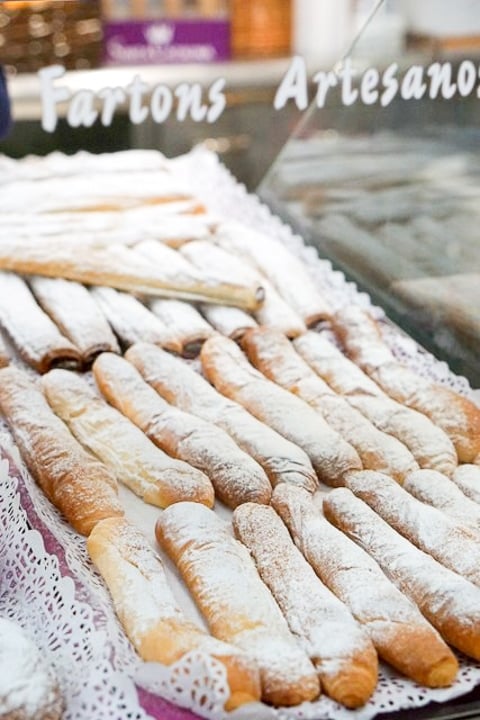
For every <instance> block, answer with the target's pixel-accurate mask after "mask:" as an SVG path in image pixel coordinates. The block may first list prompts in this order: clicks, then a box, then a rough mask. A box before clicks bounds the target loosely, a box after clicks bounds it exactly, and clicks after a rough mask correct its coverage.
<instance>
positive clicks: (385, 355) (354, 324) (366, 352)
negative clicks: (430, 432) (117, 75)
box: [332, 306, 480, 463]
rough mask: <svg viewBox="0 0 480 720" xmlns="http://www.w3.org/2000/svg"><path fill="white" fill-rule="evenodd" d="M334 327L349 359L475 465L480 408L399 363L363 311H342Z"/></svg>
mask: <svg viewBox="0 0 480 720" xmlns="http://www.w3.org/2000/svg"><path fill="white" fill-rule="evenodd" d="M332 324H333V327H334V329H335V332H336V333H337V335H338V337H339V338H340V339H341V340H342V342H343V344H344V346H345V349H346V351H347V353H348V355H349V356H350V357H351V358H352V360H354V362H356V363H357V364H358V365H360V367H361V368H362V369H363V370H365V371H366V372H367V373H368V374H369V375H370V377H371V378H372V380H374V381H375V382H376V383H377V384H378V385H379V386H380V387H381V388H382V389H383V390H384V391H385V392H386V393H387V394H388V395H390V397H392V398H393V399H394V400H397V401H398V402H400V403H403V404H404V405H407V406H408V407H411V408H413V409H414V410H418V411H419V412H422V413H424V415H427V417H429V418H430V420H432V422H434V423H435V424H436V425H438V427H440V428H442V430H443V431H444V432H445V433H446V434H447V435H448V436H449V437H450V439H451V440H452V442H453V444H454V445H455V449H456V451H457V454H458V458H459V460H460V462H463V463H469V462H473V460H474V459H475V457H476V456H477V455H478V453H479V452H480V408H478V407H477V406H476V405H475V404H474V403H473V402H472V401H471V400H469V399H468V398H466V397H462V396H461V395H458V394H457V393H455V392H453V390H450V389H449V388H447V387H444V386H443V385H438V384H436V383H432V382H429V381H428V380H426V379H425V378H423V377H420V376H419V375H417V373H416V372H415V371H414V370H411V369H410V368H409V367H407V366H405V365H402V364H401V363H399V362H398V361H397V360H396V358H395V357H394V355H393V354H392V352H391V351H390V349H389V348H388V346H387V344H386V343H385V341H384V340H383V338H382V336H381V334H380V330H379V327H378V324H377V323H376V322H375V320H374V319H373V318H372V317H371V316H370V315H369V314H368V313H366V312H365V311H363V310H362V309H361V308H358V307H353V306H351V307H349V308H346V309H344V310H342V311H341V312H339V313H337V314H336V315H335V317H334V318H333V321H332Z"/></svg>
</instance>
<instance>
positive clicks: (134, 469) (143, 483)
mask: <svg viewBox="0 0 480 720" xmlns="http://www.w3.org/2000/svg"><path fill="white" fill-rule="evenodd" d="M43 386H44V389H45V392H46V395H47V398H48V401H49V403H50V404H51V406H52V408H53V409H54V411H55V412H56V413H57V414H58V415H59V416H60V417H61V418H62V420H64V421H65V422H66V423H67V424H68V426H69V427H70V429H71V431H72V432H73V434H74V435H75V436H76V437H77V439H78V440H79V441H80V442H81V443H82V444H83V445H84V446H85V447H86V448H88V449H89V450H90V451H91V452H92V453H93V454H95V455H96V456H97V457H99V458H100V459H101V460H102V461H103V462H104V463H105V464H106V465H107V467H109V468H110V469H111V470H112V472H113V473H114V474H115V476H116V477H117V478H118V480H119V481H120V482H122V483H124V484H125V485H127V487H129V488H130V489H132V490H133V491H134V492H135V493H136V494H137V495H139V496H140V497H142V498H143V499H144V500H145V501H146V502H151V503H153V504H154V505H158V506H160V507H165V506H166V505H169V504H170V503H171V502H177V501H178V500H187V499H198V501H200V502H202V501H203V502H206V503H208V504H211V503H212V502H213V493H212V489H211V485H210V482H209V480H208V478H207V477H206V476H205V475H204V474H203V473H201V472H200V471H199V470H196V469H194V468H192V467H190V466H189V465H187V464H186V463H184V462H182V461H180V460H176V459H174V458H171V457H169V456H168V455H166V454H165V453H163V452H162V451H161V450H160V449H159V448H157V447H156V446H155V445H154V444H153V443H152V442H151V441H150V440H149V439H148V438H147V437H146V436H145V435H144V433H143V432H142V431H141V430H139V429H138V428H137V427H136V426H135V425H133V423H131V422H130V421H129V420H127V419H126V418H125V417H124V416H123V415H122V414H121V413H119V412H118V411H117V410H115V409H114V408H112V407H110V406H109V405H107V403H105V402H104V401H103V400H101V399H100V398H99V397H98V395H96V394H95V392H94V391H93V390H92V389H91V388H90V387H89V386H88V385H87V383H86V382H85V381H84V380H83V379H82V378H80V377H77V376H72V375H71V374H70V373H68V372H67V371H63V370H54V371H51V372H50V373H49V374H48V375H46V376H45V377H44V378H43Z"/></svg>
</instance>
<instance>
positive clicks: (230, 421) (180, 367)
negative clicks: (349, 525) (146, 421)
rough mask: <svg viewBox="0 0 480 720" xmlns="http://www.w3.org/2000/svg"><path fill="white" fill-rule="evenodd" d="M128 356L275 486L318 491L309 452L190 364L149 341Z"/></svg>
mask: <svg viewBox="0 0 480 720" xmlns="http://www.w3.org/2000/svg"><path fill="white" fill-rule="evenodd" d="M125 357H126V359H127V360H128V361H129V362H131V363H132V364H133V365H134V366H135V367H136V368H137V370H138V371H139V372H140V373H141V375H142V376H143V377H144V378H145V380H146V381H147V382H148V383H149V384H150V385H152V387H154V388H155V390H156V391H157V392H158V393H159V394H160V395H161V396H162V397H164V398H165V399H166V400H168V402H170V403H172V404H173V405H176V406H177V407H179V408H180V409H181V410H184V411H185V412H188V413H191V414H192V415H196V416H197V417H200V418H202V419H203V420H206V421H207V422H210V423H213V424H214V425H217V426H218V427H220V428H222V430H225V432H227V433H228V434H229V435H230V436H231V437H232V438H233V439H234V440H235V442H236V443H237V445H238V446H239V447H241V448H242V450H244V451H245V452H246V453H248V454H249V455H251V456H252V457H253V458H254V459H255V460H256V461H257V462H258V463H259V465H261V466H262V467H263V469H264V470H265V472H266V473H267V475H268V477H269V479H270V482H271V483H272V485H277V484H278V483H280V482H288V483H292V484H294V485H300V486H301V487H304V488H306V489H307V490H309V491H310V492H313V491H314V489H315V487H316V485H317V479H316V475H315V471H314V469H313V467H312V464H311V462H310V460H309V458H308V456H307V455H306V453H305V452H304V451H303V450H302V449H301V448H299V447H298V446H297V445H294V444H293V443H291V442H289V441H288V440H287V439H286V438H284V437H282V436H281V435H279V434H278V433H276V432H275V431H274V430H272V429H271V428H269V427H268V426H267V425H265V424H264V423H261V422H259V421H258V420H257V419H256V418H255V417H253V415H250V413H248V412H247V411H246V410H245V409H244V408H243V407H242V406H241V405H238V404H237V403H235V402H232V401H231V400H228V399H227V398H225V397H224V396H223V395H220V393H218V392H217V391H216V390H215V389H214V388H212V386H211V385H210V384H209V383H208V382H207V381H206V380H205V379H204V378H203V377H201V375H199V374H198V373H196V372H195V371H194V370H193V369H192V368H190V367H188V365H187V364H186V363H184V362H182V361H181V360H179V359H178V358H175V357H173V356H172V355H170V354H169V353H166V352H164V351H163V350H160V348H157V347H155V346H154V345H148V344H147V343H139V344H137V345H134V346H133V347H131V348H130V349H129V350H128V351H127V353H126V355H125Z"/></svg>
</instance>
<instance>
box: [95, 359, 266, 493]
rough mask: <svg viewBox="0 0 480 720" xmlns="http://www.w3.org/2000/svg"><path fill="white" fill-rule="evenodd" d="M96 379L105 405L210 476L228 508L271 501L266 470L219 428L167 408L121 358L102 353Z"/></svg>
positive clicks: (170, 452) (167, 449)
mask: <svg viewBox="0 0 480 720" xmlns="http://www.w3.org/2000/svg"><path fill="white" fill-rule="evenodd" d="M93 373H94V376H95V379H96V381H97V385H98V386H99V388H100V390H101V392H102V393H103V395H104V396H105V397H106V398H107V400H108V401H109V402H110V403H111V404H112V405H113V406H114V407H116V408H117V409H118V410H120V412H122V413H123V414H124V415H125V416H126V417H128V418H129V419H130V420H131V421H132V422H133V423H135V425H137V426H138V427H139V428H140V429H141V430H142V431H143V432H144V433H145V435H147V437H149V438H150V440H152V441H153V442H154V443H155V444H156V445H158V447H160V448H162V450H164V451H165V452H167V453H168V454H169V455H172V456H173V457H177V458H180V459H181V460H185V461H186V462H188V463H189V464H190V465H192V466H193V467H196V468H198V469H199V470H202V471H203V472H204V473H205V474H206V475H208V477H209V478H210V480H211V482H212V484H213V486H214V488H215V494H216V496H217V497H218V499H219V500H221V501H222V502H224V503H225V504H226V505H228V506H229V507H236V506H237V505H240V504H241V503H244V502H249V501H251V502H257V503H268V502H269V501H270V497H271V485H270V482H269V480H268V478H267V476H266V474H265V472H264V471H263V469H262V468H261V467H260V465H258V464H257V463H256V462H255V460H253V458H251V457H250V456H249V455H247V454H246V453H245V452H243V450H240V448H239V447H238V445H236V444H235V442H234V441H233V440H232V438H231V437H230V435H227V433H226V432H224V431H223V430H221V428H219V427H217V426H216V425H213V424H212V423H209V422H206V421H205V420H202V419H201V418H198V417H195V416H194V415H190V414H189V413H186V412H183V410H179V409H178V408H176V407H173V406H172V405H170V404H169V403H167V402H166V401H165V400H164V399H163V398H162V397H160V395H159V394H158V393H157V392H156V391H155V390H154V389H153V388H152V387H150V385H147V383H146V382H145V381H144V380H143V378H142V376H141V375H140V373H139V372H138V371H137V370H136V369H135V368H134V367H133V365H131V364H130V363H129V362H127V361H126V360H124V359H123V358H120V357H117V356H116V355H112V354H111V353H104V354H103V355H101V356H100V357H99V358H97V360H96V361H95V364H94V366H93Z"/></svg>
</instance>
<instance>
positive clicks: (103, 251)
mask: <svg viewBox="0 0 480 720" xmlns="http://www.w3.org/2000/svg"><path fill="white" fill-rule="evenodd" d="M152 242H153V241H152ZM157 244H158V245H159V247H161V248H163V249H164V250H166V251H169V252H173V253H174V252H175V251H174V250H171V249H170V248H168V247H167V246H164V245H162V244H161V243H157ZM137 247H140V245H138V246H136V248H135V249H131V248H129V247H126V246H125V245H121V244H111V245H105V246H98V245H96V244H95V242H94V241H92V243H91V244H89V245H82V246H78V247H77V246H76V245H75V244H73V245H72V244H69V243H62V242H61V241H59V240H56V241H55V242H54V241H52V240H44V239H40V240H36V241H22V242H20V241H17V240H8V239H2V241H1V242H0V269H2V270H12V271H14V272H19V273H24V274H25V275H42V276H45V277H61V278H64V279H65V280H76V281H77V282H80V283H84V284H85V285H105V286H108V287H113V288H116V289H117V290H126V291H127V292H133V293H138V294H145V295H153V296H159V297H171V298H175V299H179V300H192V301H193V300H198V301H200V302H202V301H205V302H216V303H220V304H225V305H233V306H236V307H241V308H245V309H247V310H255V308H256V307H258V305H259V304H260V303H261V302H262V299H263V295H264V293H263V289H262V288H261V287H260V286H259V285H257V284H256V285H255V286H248V287H247V286H244V285H233V284H230V283H222V282H221V281H219V280H218V279H211V278H209V277H207V276H204V275H202V274H201V273H200V272H198V271H197V273H196V275H195V276H194V277H193V276H187V275H178V274H176V273H175V272H173V271H171V270H170V269H169V266H168V264H161V263H156V264H152V262H151V261H148V260H147V259H146V258H145V257H144V256H143V255H141V254H140V252H138V251H137Z"/></svg>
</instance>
